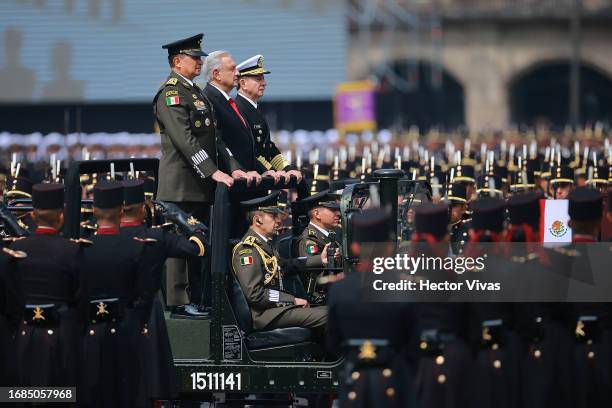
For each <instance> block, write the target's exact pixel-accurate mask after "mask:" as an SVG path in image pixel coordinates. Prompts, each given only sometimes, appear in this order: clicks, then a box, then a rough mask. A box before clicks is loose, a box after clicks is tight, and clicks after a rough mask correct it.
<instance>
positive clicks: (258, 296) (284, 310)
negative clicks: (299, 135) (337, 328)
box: [232, 192, 327, 332]
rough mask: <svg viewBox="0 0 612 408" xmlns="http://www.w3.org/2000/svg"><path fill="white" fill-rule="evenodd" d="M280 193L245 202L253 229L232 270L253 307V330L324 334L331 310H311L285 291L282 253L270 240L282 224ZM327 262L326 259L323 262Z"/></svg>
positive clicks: (236, 253) (237, 249) (234, 255)
mask: <svg viewBox="0 0 612 408" xmlns="http://www.w3.org/2000/svg"><path fill="white" fill-rule="evenodd" d="M277 200H278V192H275V193H272V194H270V195H268V196H265V197H261V198H255V199H252V200H248V201H244V202H242V203H241V204H242V206H243V208H244V209H245V210H247V222H248V223H249V225H250V227H249V230H248V231H247V233H246V234H245V235H244V237H243V238H242V241H241V242H240V243H239V244H237V245H236V246H235V247H234V249H233V252H232V267H233V269H234V273H235V274H236V278H237V279H238V282H239V283H240V286H241V287H242V290H243V292H244V294H245V296H246V299H247V302H248V303H249V306H250V307H251V315H252V317H253V328H254V329H256V330H261V329H277V328H283V327H293V326H300V327H306V328H315V329H319V331H320V332H322V330H323V328H324V326H325V323H326V320H327V308H326V307H324V306H319V307H309V305H308V302H307V301H306V300H305V299H301V298H297V297H295V296H294V295H292V294H291V293H288V292H286V291H285V290H284V284H283V272H285V271H283V270H282V268H281V267H280V266H279V264H280V261H279V255H278V252H277V251H276V250H275V249H274V248H272V246H271V243H270V240H271V239H272V238H273V237H274V236H275V234H277V231H278V229H279V228H280V225H281V213H282V210H281V209H280V208H279V207H278V201H277ZM322 262H323V260H322Z"/></svg>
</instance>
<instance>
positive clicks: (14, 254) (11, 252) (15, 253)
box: [2, 248, 28, 259]
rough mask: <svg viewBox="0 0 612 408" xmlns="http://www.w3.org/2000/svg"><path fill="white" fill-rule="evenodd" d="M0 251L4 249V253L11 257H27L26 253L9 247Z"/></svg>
mask: <svg viewBox="0 0 612 408" xmlns="http://www.w3.org/2000/svg"><path fill="white" fill-rule="evenodd" d="M2 251H4V253H5V254H8V255H10V256H12V257H13V258H17V259H23V258H27V256H28V254H26V253H25V252H23V251H15V250H14V249H10V248H2Z"/></svg>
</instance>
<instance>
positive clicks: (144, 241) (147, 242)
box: [132, 237, 157, 244]
mask: <svg viewBox="0 0 612 408" xmlns="http://www.w3.org/2000/svg"><path fill="white" fill-rule="evenodd" d="M132 239H133V240H134V241H138V242H142V243H144V244H154V243H156V242H157V240H156V239H155V238H149V237H147V238H140V237H132Z"/></svg>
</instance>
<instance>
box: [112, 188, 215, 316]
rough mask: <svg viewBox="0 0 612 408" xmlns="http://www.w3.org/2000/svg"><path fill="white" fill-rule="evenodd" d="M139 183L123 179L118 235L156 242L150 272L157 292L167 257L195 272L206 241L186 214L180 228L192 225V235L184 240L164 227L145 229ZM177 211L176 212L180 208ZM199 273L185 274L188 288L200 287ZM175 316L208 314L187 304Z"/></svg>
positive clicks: (153, 286)
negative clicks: (154, 257) (121, 213)
mask: <svg viewBox="0 0 612 408" xmlns="http://www.w3.org/2000/svg"><path fill="white" fill-rule="evenodd" d="M144 185H145V183H144V181H143V180H127V181H124V182H123V192H124V206H123V215H122V217H121V233H122V234H127V235H130V236H134V237H140V238H147V237H149V238H153V239H155V240H156V241H157V242H156V243H155V246H156V247H157V250H156V251H153V252H154V253H155V255H156V256H157V260H156V261H155V264H154V267H153V270H152V276H151V278H152V282H151V284H152V290H153V292H157V291H158V290H159V289H160V285H161V279H162V267H163V263H164V261H166V260H167V259H169V258H177V259H182V260H187V262H188V264H189V269H190V270H193V271H196V270H200V269H201V268H202V262H203V258H201V257H203V256H204V254H205V243H206V238H205V237H204V235H203V232H204V231H203V230H204V228H205V227H204V226H203V225H202V224H198V225H200V226H201V229H202V230H201V231H197V228H196V226H197V225H196V224H197V223H196V222H195V219H193V218H192V219H189V217H188V215H187V216H184V215H183V222H184V225H185V226H187V225H188V224H187V223H188V222H192V223H194V226H193V228H192V229H193V234H191V235H190V236H188V237H184V236H182V235H177V234H174V233H172V232H169V231H167V230H166V229H165V228H147V227H146V225H145V224H144V222H145V218H146V216H147V211H146V209H145V190H144ZM176 208H177V211H179V212H180V209H178V207H176ZM200 278H201V274H200V273H190V274H189V286H190V287H192V288H200V287H201V285H202V283H201V281H200ZM173 311H174V314H176V315H185V316H193V317H197V316H200V317H203V316H207V315H208V313H206V312H204V311H200V310H198V305H197V304H188V305H184V306H179V307H176V308H175V309H174V310H173Z"/></svg>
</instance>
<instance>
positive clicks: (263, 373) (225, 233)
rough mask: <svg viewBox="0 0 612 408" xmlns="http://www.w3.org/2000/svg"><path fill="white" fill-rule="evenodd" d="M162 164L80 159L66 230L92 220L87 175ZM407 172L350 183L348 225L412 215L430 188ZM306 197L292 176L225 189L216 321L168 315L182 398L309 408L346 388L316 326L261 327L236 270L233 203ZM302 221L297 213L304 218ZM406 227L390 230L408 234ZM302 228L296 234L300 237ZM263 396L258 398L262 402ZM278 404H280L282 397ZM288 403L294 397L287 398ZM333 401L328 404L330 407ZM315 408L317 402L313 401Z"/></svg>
mask: <svg viewBox="0 0 612 408" xmlns="http://www.w3.org/2000/svg"><path fill="white" fill-rule="evenodd" d="M157 166H158V160H157V159H117V160H90V161H78V162H74V163H73V164H72V165H71V166H70V168H69V170H68V172H67V175H66V179H65V184H66V197H67V198H66V200H67V206H66V217H65V218H66V223H65V227H64V232H65V234H66V236H68V237H71V238H79V233H80V225H81V223H82V222H83V220H84V217H86V216H87V213H86V212H84V211H82V209H83V208H86V207H87V206H88V205H90V203H89V200H87V199H84V198H83V194H82V182H81V180H82V176H83V175H86V174H89V175H92V174H103V173H109V172H110V173H111V176H110V177H114V176H115V174H118V173H123V174H127V175H131V176H132V177H133V176H134V173H135V172H139V171H140V172H143V171H146V172H149V174H153V176H154V177H155V178H157ZM402 176H403V172H402V171H401V170H392V169H391V170H378V171H376V172H374V174H373V178H372V180H373V181H369V182H361V183H358V184H352V185H349V186H346V188H345V189H344V191H343V193H342V197H341V217H342V225H350V224H349V222H350V218H351V217H352V216H353V214H355V213H356V212H358V211H360V210H361V209H362V208H365V207H368V206H379V205H388V206H389V207H390V208H391V211H393V213H394V214H398V218H397V220H398V221H401V220H400V217H403V216H404V212H405V209H406V208H408V207H410V205H412V203H413V202H414V201H415V197H418V196H419V195H423V196H424V199H427V198H428V194H427V191H425V193H423V192H422V190H423V187H422V184H421V183H420V182H416V181H412V180H407V179H402V178H401V177H402ZM295 188H297V190H298V194H299V195H303V194H302V193H303V192H304V191H308V190H307V189H304V188H298V185H297V183H296V180H295V179H294V178H292V179H291V180H290V181H289V182H288V183H286V184H282V185H278V184H277V185H275V184H274V180H273V179H272V178H271V177H263V179H262V182H261V183H260V184H259V185H258V186H254V185H253V186H247V184H246V180H237V181H236V182H235V183H234V185H233V187H232V188H231V189H228V188H227V186H225V185H224V184H221V183H219V184H218V185H217V189H216V194H215V202H214V205H213V206H212V210H211V211H212V214H211V215H212V216H211V225H210V226H209V230H208V234H209V243H210V246H209V248H210V253H209V254H208V256H210V265H211V279H212V291H211V297H212V299H211V313H210V317H209V318H203V319H194V318H189V319H178V318H171V317H170V315H168V316H167V319H166V323H167V327H168V334H169V337H170V342H171V346H172V352H173V356H174V362H175V368H176V373H177V378H178V386H179V391H180V398H181V400H196V401H214V402H216V403H220V404H227V405H228V406H231V405H241V404H244V403H245V401H247V400H245V397H248V398H249V399H248V403H249V404H255V405H257V404H259V405H260V404H262V403H263V404H265V405H273V404H274V402H273V401H268V400H262V399H261V398H259V396H262V395H267V396H270V395H276V396H278V395H279V394H285V395H289V396H290V397H289V398H290V400H291V401H290V403H291V404H294V405H306V404H307V403H308V402H307V400H306V399H304V398H301V397H300V396H307V395H309V394H327V395H330V394H333V393H334V392H335V391H336V390H337V387H338V385H339V381H340V379H339V373H340V368H341V366H342V363H343V361H342V359H337V360H334V361H326V360H325V359H324V352H323V345H321V344H317V343H316V342H315V341H314V339H313V333H312V331H311V330H310V329H307V328H302V327H288V328H281V329H274V330H253V325H252V320H251V312H250V309H249V305H248V304H247V300H246V298H245V295H244V293H243V292H242V289H241V287H240V285H239V284H238V281H237V279H236V277H235V275H234V273H233V270H232V267H231V253H232V248H233V246H234V245H235V244H236V243H237V242H239V241H238V240H237V239H236V238H237V237H231V236H230V233H231V231H232V229H231V227H232V222H235V221H236V220H234V219H232V204H234V205H235V204H236V203H237V202H238V201H240V197H244V196H245V194H254V193H257V192H259V193H262V194H265V193H267V192H268V191H269V190H271V189H295ZM296 218H297V216H296ZM401 225H402V223H401V222H397V223H396V222H395V221H394V220H393V222H392V223H391V224H390V226H389V228H391V229H392V230H393V231H395V232H396V234H397V235H396V236H401V230H400V229H399V227H398V226H401ZM296 235H297V230H294V231H293V237H295V236H296ZM351 241H352V236H351V231H350V229H347V228H343V232H342V244H343V254H349V251H348V247H349V246H348V245H349V244H350V242H351ZM355 261H356V260H355V259H351V258H350V256H345V257H344V259H343V271H344V272H345V273H348V272H349V270H350V268H351V266H352V265H353V264H354V263H355ZM254 396H257V397H258V398H255V399H253V398H254ZM276 402H279V401H278V400H277V401H276ZM281 402H282V403H284V404H285V405H287V400H285V401H281ZM328 404H329V400H328V401H327V402H326V403H324V405H328ZM311 405H312V403H311Z"/></svg>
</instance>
